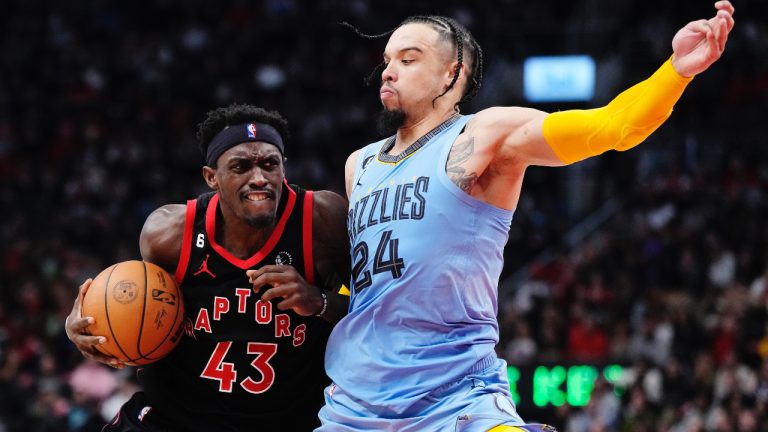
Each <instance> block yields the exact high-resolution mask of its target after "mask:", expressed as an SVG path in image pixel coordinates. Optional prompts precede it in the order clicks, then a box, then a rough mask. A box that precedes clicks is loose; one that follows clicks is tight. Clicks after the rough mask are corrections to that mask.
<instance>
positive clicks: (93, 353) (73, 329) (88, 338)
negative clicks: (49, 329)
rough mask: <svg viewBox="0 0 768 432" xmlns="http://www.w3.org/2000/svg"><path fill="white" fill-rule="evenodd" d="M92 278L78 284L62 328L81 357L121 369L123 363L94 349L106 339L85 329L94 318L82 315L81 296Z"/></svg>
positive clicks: (123, 365)
mask: <svg viewBox="0 0 768 432" xmlns="http://www.w3.org/2000/svg"><path fill="white" fill-rule="evenodd" d="M91 282H93V279H90V278H88V279H87V280H86V281H85V282H83V284H82V285H80V292H79V293H78V295H77V298H76V299H75V304H74V305H73V306H72V312H70V313H69V315H68V316H67V319H66V321H65V322H64V330H65V331H66V332H67V337H68V338H69V340H71V341H72V343H74V344H75V346H76V347H77V349H78V350H79V351H80V353H81V354H82V355H83V357H85V358H87V359H91V360H96V361H97V362H101V363H104V364H105V365H108V366H112V367H114V368H118V369H122V368H124V367H125V363H123V362H121V361H120V360H118V359H116V358H114V357H108V356H105V355H104V354H102V353H100V352H99V351H97V350H96V348H95V347H96V346H98V345H101V344H103V343H104V342H106V341H107V338H105V337H104V336H92V335H89V334H88V331H87V330H86V329H87V328H88V326H89V325H91V324H93V323H94V322H95V320H94V319H93V317H84V316H81V315H82V310H83V309H82V304H83V297H84V296H85V293H86V291H88V287H90V286H91Z"/></svg>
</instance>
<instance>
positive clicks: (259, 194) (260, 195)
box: [241, 191, 274, 202]
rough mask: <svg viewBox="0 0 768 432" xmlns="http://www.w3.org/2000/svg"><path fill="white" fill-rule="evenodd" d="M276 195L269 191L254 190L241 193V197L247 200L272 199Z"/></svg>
mask: <svg viewBox="0 0 768 432" xmlns="http://www.w3.org/2000/svg"><path fill="white" fill-rule="evenodd" d="M273 197H274V196H273V194H272V192H269V191H252V192H247V193H244V194H242V195H241V198H242V199H244V200H246V201H253V202H260V201H266V200H268V199H272V198H273Z"/></svg>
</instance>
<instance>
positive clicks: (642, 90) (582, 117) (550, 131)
mask: <svg viewBox="0 0 768 432" xmlns="http://www.w3.org/2000/svg"><path fill="white" fill-rule="evenodd" d="M691 79H693V77H690V78H686V77H683V76H681V75H680V74H678V73H677V71H675V69H674V68H673V66H672V62H671V61H670V60H668V61H667V62H665V63H664V65H662V66H661V68H659V69H658V70H657V71H656V72H655V73H654V74H653V75H652V76H651V77H650V78H648V79H646V80H645V81H643V82H641V83H639V84H636V85H635V86H633V87H631V88H629V89H627V90H626V91H624V92H623V93H621V94H620V95H618V96H617V97H616V98H615V99H613V100H612V101H611V102H610V103H609V104H608V105H606V106H604V107H601V108H595V109H590V110H569V111H561V112H557V113H553V114H550V115H548V116H547V117H546V118H545V119H544V124H543V134H544V138H545V140H546V141H547V143H548V144H549V146H550V147H552V150H553V151H554V152H555V154H556V155H557V157H558V158H559V159H560V160H561V161H562V162H563V163H566V164H570V163H574V162H578V161H580V160H583V159H586V158H588V157H591V156H596V155H599V154H601V153H603V152H605V151H608V150H619V151H624V150H628V149H630V148H632V147H634V146H636V145H638V144H640V143H641V142H643V141H644V140H645V139H646V138H647V137H648V136H649V135H650V134H651V133H652V132H653V131H655V130H656V129H657V128H658V127H659V126H661V124H662V123H664V121H665V120H666V119H667V118H668V117H669V116H670V114H672V108H673V107H674V105H675V103H676V102H677V100H678V99H679V98H680V96H681V95H682V94H683V91H684V90H685V87H686V86H687V85H688V83H689V82H690V81H691Z"/></svg>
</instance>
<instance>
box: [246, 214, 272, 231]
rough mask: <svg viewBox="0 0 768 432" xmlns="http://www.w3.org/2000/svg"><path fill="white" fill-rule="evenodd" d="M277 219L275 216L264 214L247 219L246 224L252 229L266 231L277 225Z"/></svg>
mask: <svg viewBox="0 0 768 432" xmlns="http://www.w3.org/2000/svg"><path fill="white" fill-rule="evenodd" d="M275 219H276V217H275V215H274V214H263V215H258V216H252V217H249V218H246V219H245V223H247V224H248V226H250V227H252V228H257V229H264V228H271V227H273V226H274V225H275Z"/></svg>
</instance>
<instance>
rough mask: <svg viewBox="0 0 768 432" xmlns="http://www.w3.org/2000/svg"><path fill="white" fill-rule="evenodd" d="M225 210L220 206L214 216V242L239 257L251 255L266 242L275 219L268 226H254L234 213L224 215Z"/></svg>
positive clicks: (272, 229)
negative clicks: (217, 213)
mask: <svg viewBox="0 0 768 432" xmlns="http://www.w3.org/2000/svg"><path fill="white" fill-rule="evenodd" d="M226 211H227V210H226V209H224V208H223V207H221V206H220V213H219V215H218V216H219V217H217V218H216V242H217V243H218V244H220V245H221V246H222V247H223V248H224V249H226V250H227V251H228V252H229V253H231V254H232V255H234V256H236V257H237V258H239V259H243V260H244V259H248V258H250V257H252V256H253V255H254V254H255V253H256V252H258V251H259V250H260V249H261V248H262V247H264V244H266V243H267V240H268V239H269V236H271V235H272V232H273V231H274V230H275V223H276V222H277V221H275V222H274V223H273V224H272V225H271V226H268V227H263V228H254V227H253V226H251V225H248V224H247V223H246V222H245V221H243V220H242V219H240V218H238V217H237V216H235V215H234V214H232V215H228V216H227V215H225V214H224V213H225V212H226Z"/></svg>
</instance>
